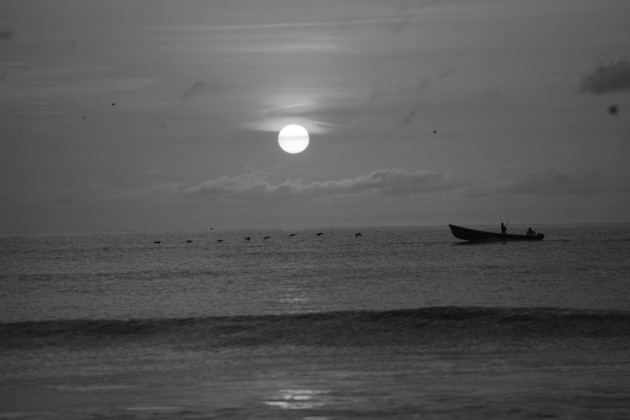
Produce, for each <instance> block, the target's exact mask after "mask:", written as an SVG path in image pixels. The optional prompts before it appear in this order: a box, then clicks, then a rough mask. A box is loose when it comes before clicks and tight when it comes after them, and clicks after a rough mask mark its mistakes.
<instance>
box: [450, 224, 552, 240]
mask: <svg viewBox="0 0 630 420" xmlns="http://www.w3.org/2000/svg"><path fill="white" fill-rule="evenodd" d="M448 226H449V227H450V228H451V232H453V236H455V237H456V238H458V239H463V240H464V241H542V239H543V238H544V237H545V235H543V234H542V233H537V234H536V235H515V234H513V233H499V232H484V231H482V230H475V229H468V228H464V227H461V226H455V225H451V224H449V225H448Z"/></svg>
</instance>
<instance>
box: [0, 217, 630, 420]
mask: <svg viewBox="0 0 630 420" xmlns="http://www.w3.org/2000/svg"><path fill="white" fill-rule="evenodd" d="M511 228H512V229H516V228H518V227H512V226H511ZM521 228H522V227H521ZM524 228H526V227H524ZM523 230H524V229H523ZM538 230H539V231H543V232H544V233H545V235H546V236H545V240H544V241H542V242H536V243H505V244H502V243H498V244H497V243H495V244H482V245H461V244H458V243H457V241H456V240H455V239H454V238H452V236H450V232H449V231H448V228H442V227H439V228H387V229H385V228H383V229H376V228H371V229H360V230H357V229H354V230H348V229H328V230H321V231H323V232H324V234H323V235H321V236H316V233H318V232H319V231H310V230H306V231H251V232H245V231H229V232H216V231H212V232H192V233H191V232H186V233H182V232H168V233H165V232H161V233H121V234H118V233H116V234H115V233H108V234H80V235H10V236H2V237H0V244H1V248H0V262H1V264H2V268H3V270H2V273H1V274H0V284H1V285H2V288H1V291H0V321H1V323H0V361H1V362H2V370H0V393H1V394H2V398H1V399H0V419H1V418H38V419H39V418H42V419H48V418H71V419H74V418H76V419H83V418H85V419H102V418H115V419H122V418H131V419H144V418H158V419H161V418H182V419H186V418H191V419H201V418H204V419H205V418H230V419H232V418H233V419H239V418H269V419H275V418H300V419H341V418H373V419H377V418H401V419H402V418H610V419H613V418H615V419H616V418H624V417H629V416H630V399H628V397H627V395H630V393H629V391H630V281H629V277H628V274H627V273H628V272H630V270H629V268H630V226H621V227H619V226H610V225H588V226H585V225H580V226H562V225H560V226H544V227H539V228H538ZM357 231H361V233H362V236H361V237H360V238H357V237H355V233H356V232H357ZM291 233H296V235H295V236H289V235H290V234H291ZM246 236H250V237H251V239H250V240H249V241H246V240H245V239H244V238H245V237H246ZM265 236H270V238H268V239H263V238H264V237H265ZM218 239H222V240H223V241H222V242H217V240H218ZM157 240H159V241H160V242H161V243H160V244H155V243H154V242H155V241H157ZM189 241H190V242H189Z"/></svg>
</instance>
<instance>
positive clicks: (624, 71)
mask: <svg viewBox="0 0 630 420" xmlns="http://www.w3.org/2000/svg"><path fill="white" fill-rule="evenodd" d="M580 87H581V89H582V90H583V91H585V92H588V93H593V94H595V95H602V94H605V93H612V92H618V91H624V90H625V91H630V62H628V61H626V60H615V61H611V62H609V63H605V64H602V65H600V66H598V67H596V68H595V69H594V70H592V71H591V72H590V73H589V74H587V75H586V76H585V77H584V78H583V79H582V81H581V83H580Z"/></svg>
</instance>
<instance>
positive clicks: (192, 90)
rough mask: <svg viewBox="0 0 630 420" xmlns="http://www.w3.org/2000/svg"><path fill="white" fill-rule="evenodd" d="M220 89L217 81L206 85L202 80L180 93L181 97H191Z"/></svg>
mask: <svg viewBox="0 0 630 420" xmlns="http://www.w3.org/2000/svg"><path fill="white" fill-rule="evenodd" d="M220 89H221V86H219V84H218V83H216V82H215V83H212V84H211V85H208V84H206V83H204V82H201V81H199V82H195V83H193V84H192V85H191V86H189V87H188V88H186V90H185V91H184V93H182V99H192V98H195V97H197V96H200V95H205V94H207V93H213V92H218V91H219V90H220Z"/></svg>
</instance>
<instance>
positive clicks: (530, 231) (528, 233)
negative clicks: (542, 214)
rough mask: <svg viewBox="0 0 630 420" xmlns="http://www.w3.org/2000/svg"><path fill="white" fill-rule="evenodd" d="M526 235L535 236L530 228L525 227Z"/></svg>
mask: <svg viewBox="0 0 630 420" xmlns="http://www.w3.org/2000/svg"><path fill="white" fill-rule="evenodd" d="M526 234H527V236H536V232H534V231H533V230H532V228H527V233H526Z"/></svg>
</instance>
